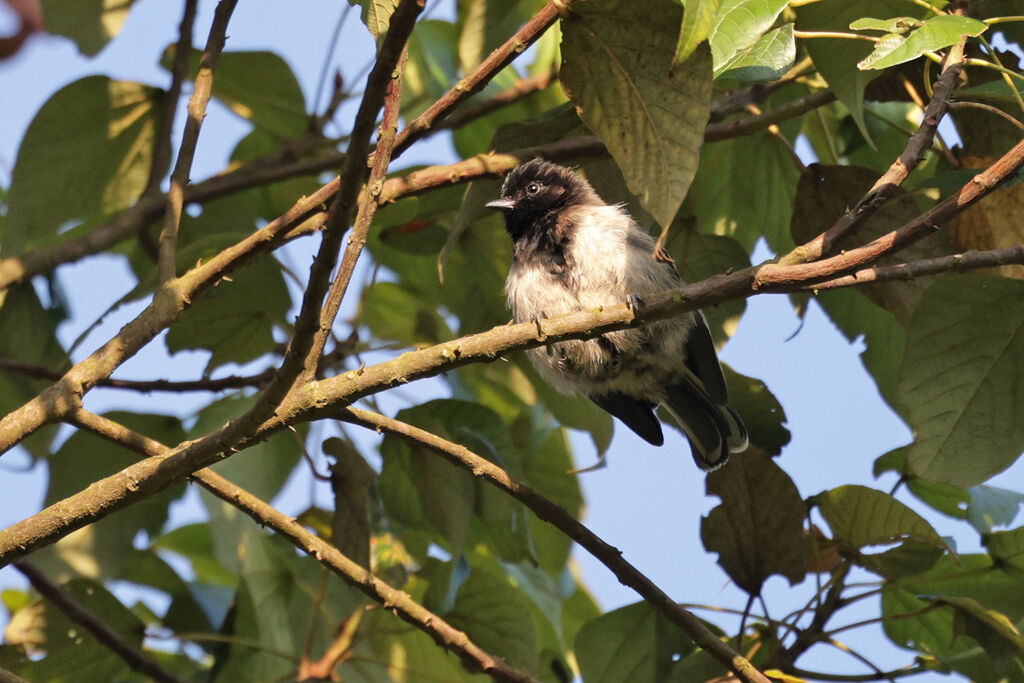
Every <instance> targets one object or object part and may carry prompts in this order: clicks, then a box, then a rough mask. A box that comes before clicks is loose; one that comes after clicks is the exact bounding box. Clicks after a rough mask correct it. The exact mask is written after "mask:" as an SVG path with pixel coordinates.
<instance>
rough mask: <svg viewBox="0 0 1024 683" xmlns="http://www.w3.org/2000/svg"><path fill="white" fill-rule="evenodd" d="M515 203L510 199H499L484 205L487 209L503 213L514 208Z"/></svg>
mask: <svg viewBox="0 0 1024 683" xmlns="http://www.w3.org/2000/svg"><path fill="white" fill-rule="evenodd" d="M515 205H516V203H515V202H514V201H512V200H511V199H506V198H505V197H502V198H501V199H495V200H494V201H493V202H487V203H486V204H484V206H486V207H487V208H488V209H497V210H498V211H501V212H505V211H511V210H512V209H513V208H515Z"/></svg>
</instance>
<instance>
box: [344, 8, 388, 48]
mask: <svg viewBox="0 0 1024 683" xmlns="http://www.w3.org/2000/svg"><path fill="white" fill-rule="evenodd" d="M399 2H400V0H348V4H350V5H352V6H353V7H355V6H357V5H358V6H359V7H362V10H363V11H362V13H361V14H360V16H361V17H362V20H363V23H364V24H366V28H368V29H370V33H371V34H373V37H374V39H376V40H377V42H378V43H380V39H381V38H383V37H384V34H385V33H387V32H388V27H389V26H390V25H391V15H392V14H394V12H395V9H396V8H397V7H398V3H399Z"/></svg>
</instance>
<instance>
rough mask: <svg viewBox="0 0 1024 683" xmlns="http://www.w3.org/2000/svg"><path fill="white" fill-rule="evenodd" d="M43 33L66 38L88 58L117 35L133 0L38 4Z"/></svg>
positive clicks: (63, 0)
mask: <svg viewBox="0 0 1024 683" xmlns="http://www.w3.org/2000/svg"><path fill="white" fill-rule="evenodd" d="M39 4H40V5H41V6H42V8H43V25H44V26H45V27H46V31H47V33H54V34H58V35H62V36H67V37H68V38H70V39H71V40H73V41H75V45H77V46H78V49H79V51H80V52H81V53H82V54H84V55H86V56H88V57H92V56H94V55H95V54H97V53H98V52H99V51H100V50H102V49H103V48H104V47H105V46H106V44H107V43H108V42H110V39H111V38H113V37H115V36H116V35H117V34H118V33H120V32H121V27H122V26H123V25H124V22H125V19H127V18H128V14H129V12H131V9H132V5H134V4H135V0H40V2H39Z"/></svg>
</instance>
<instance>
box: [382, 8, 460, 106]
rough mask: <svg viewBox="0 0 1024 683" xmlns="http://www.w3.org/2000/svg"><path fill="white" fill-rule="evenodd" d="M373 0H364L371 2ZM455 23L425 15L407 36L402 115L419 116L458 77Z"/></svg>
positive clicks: (457, 40) (457, 39)
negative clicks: (407, 57) (407, 46)
mask: <svg viewBox="0 0 1024 683" xmlns="http://www.w3.org/2000/svg"><path fill="white" fill-rule="evenodd" d="M375 1H377V0H367V2H375ZM458 42H459V36H458V30H457V29H456V27H455V24H452V23H450V22H447V21H440V20H438V19H425V20H423V21H420V22H419V23H417V24H416V30H415V31H413V32H412V36H411V37H410V38H409V61H408V63H407V64H406V67H405V75H404V77H403V80H402V116H403V118H405V119H406V120H410V119H412V118H414V117H416V116H419V115H420V114H422V113H423V111H424V110H425V109H426V108H427V107H429V106H430V105H431V104H432V103H433V102H434V101H435V100H437V98H439V97H441V95H443V94H444V93H445V92H447V91H448V89H449V88H450V87H451V85H452V83H455V82H456V81H457V80H458V67H457V63H456V62H457V57H456V54H455V52H456V48H457V46H458Z"/></svg>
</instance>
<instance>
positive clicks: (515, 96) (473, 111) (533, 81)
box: [433, 71, 557, 130]
mask: <svg viewBox="0 0 1024 683" xmlns="http://www.w3.org/2000/svg"><path fill="white" fill-rule="evenodd" d="M556 77H557V74H555V73H554V72H551V71H548V72H546V73H540V74H535V75H533V76H528V77H526V78H520V79H519V80H518V81H516V82H515V83H513V84H512V85H510V86H509V87H507V88H505V89H504V90H502V91H501V92H499V93H497V94H496V95H494V96H493V97H490V98H488V99H486V100H484V101H482V102H480V103H479V104H476V105H474V106H472V107H466V108H464V109H460V110H458V111H456V112H455V113H454V114H452V115H451V116H449V117H448V118H446V119H445V120H443V121H441V122H440V123H438V124H437V125H436V126H434V128H433V130H451V129H456V128H461V127H462V126H464V125H465V124H467V123H469V122H470V121H475V120H477V119H479V118H482V117H484V116H487V115H488V114H490V113H492V112H496V111H498V110H499V109H501V108H503V107H507V106H509V105H512V104H515V103H516V102H518V101H519V100H522V99H524V98H526V97H529V96H530V95H532V94H534V93H536V92H540V91H541V90H544V89H545V88H547V87H548V86H549V85H551V82H552V81H553V80H555V78H556Z"/></svg>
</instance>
